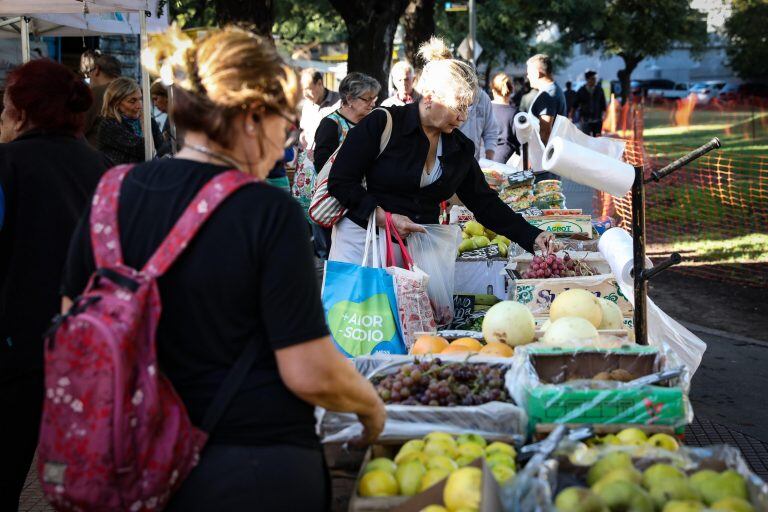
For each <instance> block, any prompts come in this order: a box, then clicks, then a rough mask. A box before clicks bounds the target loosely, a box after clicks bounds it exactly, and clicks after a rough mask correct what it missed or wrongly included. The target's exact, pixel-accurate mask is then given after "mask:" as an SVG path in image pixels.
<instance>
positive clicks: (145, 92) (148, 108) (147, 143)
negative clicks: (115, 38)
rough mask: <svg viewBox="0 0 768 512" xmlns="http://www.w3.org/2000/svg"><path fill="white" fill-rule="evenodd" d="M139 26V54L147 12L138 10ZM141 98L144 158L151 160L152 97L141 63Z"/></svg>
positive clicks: (143, 45) (144, 40) (144, 38)
mask: <svg viewBox="0 0 768 512" xmlns="http://www.w3.org/2000/svg"><path fill="white" fill-rule="evenodd" d="M139 26H140V27H141V39H140V40H141V54H142V55H143V54H144V50H145V49H146V48H147V47H148V46H149V37H148V36H147V13H146V12H145V11H139ZM141 98H142V113H143V117H142V129H143V131H144V158H145V159H146V160H151V159H152V157H153V156H154V155H155V146H154V144H153V143H152V98H151V97H150V94H149V72H148V71H147V68H146V67H144V63H142V64H141Z"/></svg>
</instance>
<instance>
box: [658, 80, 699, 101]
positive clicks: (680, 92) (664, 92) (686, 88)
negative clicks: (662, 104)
mask: <svg viewBox="0 0 768 512" xmlns="http://www.w3.org/2000/svg"><path fill="white" fill-rule="evenodd" d="M690 94H691V90H690V85H689V84H687V83H679V84H675V86H674V87H673V88H671V89H668V88H663V89H662V88H659V89H648V99H649V100H657V101H660V100H679V99H683V98H687V97H688V96H690Z"/></svg>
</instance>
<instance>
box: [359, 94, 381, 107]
mask: <svg viewBox="0 0 768 512" xmlns="http://www.w3.org/2000/svg"><path fill="white" fill-rule="evenodd" d="M355 99H356V100H360V101H362V102H363V103H367V104H369V105H370V104H371V103H376V100H377V99H379V97H378V96H373V97H372V98H366V97H364V96H358V97H357V98H355Z"/></svg>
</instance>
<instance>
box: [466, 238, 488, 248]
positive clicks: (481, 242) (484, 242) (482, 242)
mask: <svg viewBox="0 0 768 512" xmlns="http://www.w3.org/2000/svg"><path fill="white" fill-rule="evenodd" d="M471 240H472V241H473V242H474V243H475V246H477V248H478V249H482V248H483V247H488V246H489V245H491V241H490V240H488V237H487V236H473V237H472V238H471Z"/></svg>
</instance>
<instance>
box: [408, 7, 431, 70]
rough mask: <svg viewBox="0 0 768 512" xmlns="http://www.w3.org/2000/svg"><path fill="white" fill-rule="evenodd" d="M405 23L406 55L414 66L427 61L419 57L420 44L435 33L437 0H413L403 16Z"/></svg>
mask: <svg viewBox="0 0 768 512" xmlns="http://www.w3.org/2000/svg"><path fill="white" fill-rule="evenodd" d="M403 23H404V25H405V55H406V58H407V59H408V62H410V63H411V64H412V65H413V67H414V68H416V69H417V70H418V69H421V68H423V67H424V64H425V62H423V61H422V59H421V58H419V46H421V44H422V43H425V42H427V41H428V40H429V38H430V37H431V36H432V35H433V34H434V33H435V0H411V1H410V2H409V3H408V7H406V8H405V16H403Z"/></svg>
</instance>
